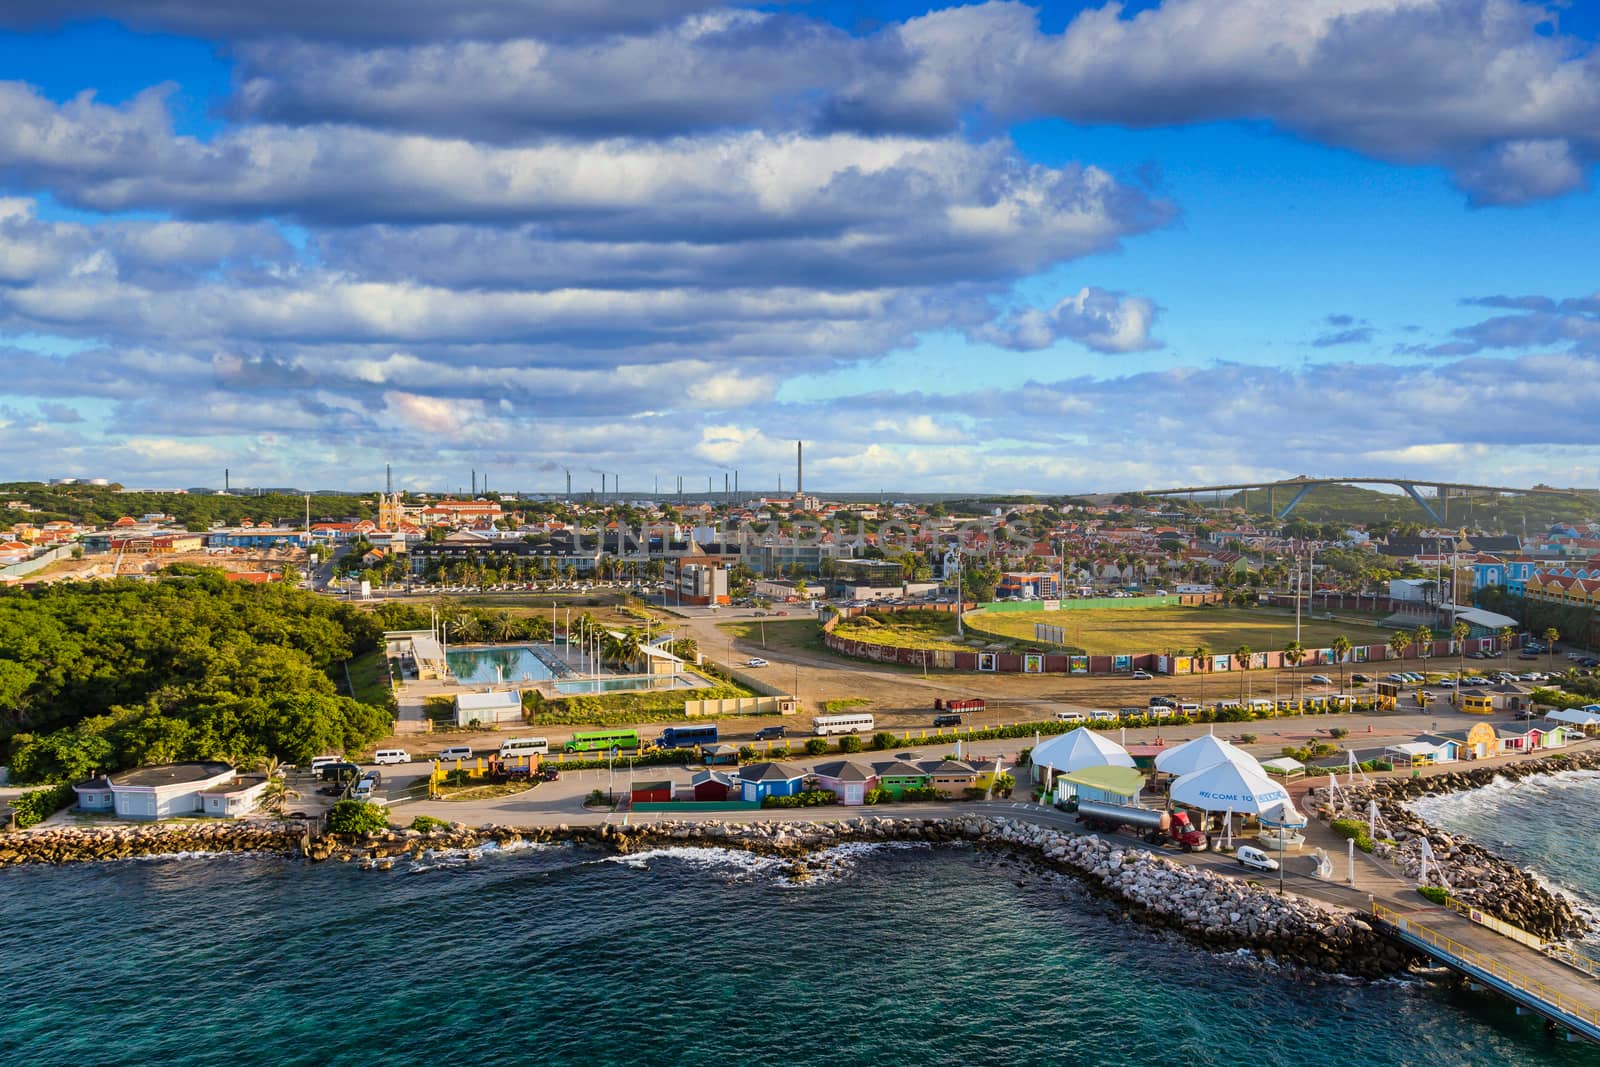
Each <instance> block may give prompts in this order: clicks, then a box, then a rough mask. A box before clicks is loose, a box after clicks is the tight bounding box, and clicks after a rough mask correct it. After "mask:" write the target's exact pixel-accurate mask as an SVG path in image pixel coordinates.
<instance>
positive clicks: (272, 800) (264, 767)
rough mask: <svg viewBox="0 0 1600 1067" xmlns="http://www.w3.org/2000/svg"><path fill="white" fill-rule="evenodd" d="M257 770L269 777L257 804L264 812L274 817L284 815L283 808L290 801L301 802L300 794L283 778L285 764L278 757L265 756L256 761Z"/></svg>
mask: <svg viewBox="0 0 1600 1067" xmlns="http://www.w3.org/2000/svg"><path fill="white" fill-rule="evenodd" d="M255 768H256V770H257V771H258V772H259V773H261V774H264V775H266V776H267V784H266V786H265V788H263V789H262V790H261V799H260V800H258V801H257V802H256V803H257V805H258V806H259V807H260V808H261V810H262V811H267V812H271V813H272V814H274V815H282V814H283V806H284V804H286V803H287V802H289V801H290V800H299V799H300V794H299V793H297V792H295V791H294V790H293V789H291V788H290V787H289V782H288V780H287V779H286V778H284V776H283V763H282V761H280V760H279V759H278V757H276V756H263V757H261V758H260V759H258V760H256V761H255Z"/></svg>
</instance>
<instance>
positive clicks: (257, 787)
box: [72, 760, 267, 819]
mask: <svg viewBox="0 0 1600 1067" xmlns="http://www.w3.org/2000/svg"><path fill="white" fill-rule="evenodd" d="M266 788H267V778H266V776H265V775H260V774H251V775H240V774H238V773H237V772H235V771H234V769H233V767H232V766H231V765H230V764H227V763H221V762H216V761H210V760H206V761H197V762H193V763H161V764H156V765H154V766H150V767H137V768H135V769H133V770H131V771H118V772H116V773H115V774H106V775H101V776H100V777H99V778H91V779H89V780H88V781H87V782H80V783H79V784H77V785H75V786H73V787H72V789H73V791H74V792H75V793H77V794H78V807H79V809H80V810H82V811H103V812H115V813H116V814H117V815H118V816H119V817H121V818H124V819H171V818H175V817H177V816H180V815H200V814H203V815H212V816H217V817H219V818H238V817H239V816H241V815H244V814H246V813H247V812H249V811H251V810H252V809H254V807H255V806H256V802H257V801H259V800H260V799H261V794H262V793H263V792H264V791H265V790H266Z"/></svg>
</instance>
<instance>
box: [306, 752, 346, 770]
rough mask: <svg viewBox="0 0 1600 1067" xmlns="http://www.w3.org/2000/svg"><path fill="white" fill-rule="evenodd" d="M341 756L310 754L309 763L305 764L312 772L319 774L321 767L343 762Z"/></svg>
mask: <svg viewBox="0 0 1600 1067" xmlns="http://www.w3.org/2000/svg"><path fill="white" fill-rule="evenodd" d="M343 760H344V757H343V756H312V757H311V763H310V764H309V765H308V766H307V768H306V769H307V770H309V771H310V772H311V773H312V774H316V775H320V774H321V773H322V768H324V767H331V766H332V765H333V764H335V763H340V762H343Z"/></svg>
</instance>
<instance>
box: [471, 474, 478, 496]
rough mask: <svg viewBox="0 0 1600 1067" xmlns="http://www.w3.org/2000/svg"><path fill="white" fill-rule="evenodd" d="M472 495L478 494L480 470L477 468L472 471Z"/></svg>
mask: <svg viewBox="0 0 1600 1067" xmlns="http://www.w3.org/2000/svg"><path fill="white" fill-rule="evenodd" d="M472 495H473V496H477V495H478V472H477V471H476V470H474V471H473V472H472Z"/></svg>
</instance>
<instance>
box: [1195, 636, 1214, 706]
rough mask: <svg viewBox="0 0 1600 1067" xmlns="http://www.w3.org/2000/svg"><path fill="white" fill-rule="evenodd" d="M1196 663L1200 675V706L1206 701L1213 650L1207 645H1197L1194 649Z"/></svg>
mask: <svg viewBox="0 0 1600 1067" xmlns="http://www.w3.org/2000/svg"><path fill="white" fill-rule="evenodd" d="M1193 655H1194V663H1195V667H1196V668H1197V670H1198V673H1199V675H1200V706H1201V707H1205V703H1206V671H1208V670H1210V668H1211V650H1210V649H1209V648H1207V647H1206V646H1205V645H1196V646H1195V649H1194V653H1193Z"/></svg>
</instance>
